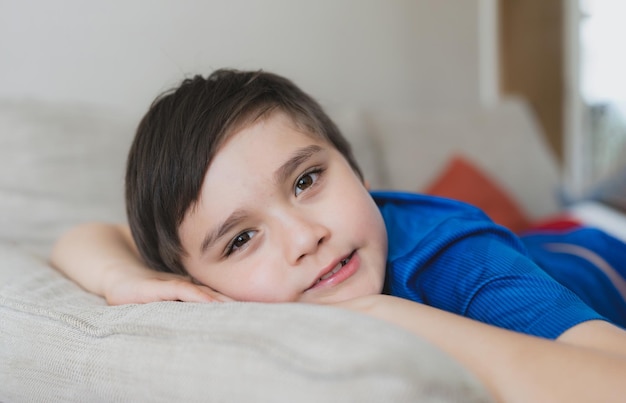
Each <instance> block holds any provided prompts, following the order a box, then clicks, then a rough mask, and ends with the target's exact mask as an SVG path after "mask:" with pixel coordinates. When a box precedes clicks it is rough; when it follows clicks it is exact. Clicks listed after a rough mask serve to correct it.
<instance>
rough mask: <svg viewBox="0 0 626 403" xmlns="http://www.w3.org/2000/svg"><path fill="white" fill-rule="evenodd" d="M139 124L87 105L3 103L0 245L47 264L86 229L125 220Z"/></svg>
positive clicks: (0, 118)
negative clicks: (71, 234)
mask: <svg viewBox="0 0 626 403" xmlns="http://www.w3.org/2000/svg"><path fill="white" fill-rule="evenodd" d="M135 124H136V123H135V122H133V121H132V119H130V118H129V117H127V116H124V115H123V114H121V113H119V112H117V111H113V110H110V109H104V108H97V107H92V106H88V105H75V104H55V105H53V104H49V103H45V102H36V101H7V100H5V101H0V169H1V170H2V172H3V175H0V240H3V241H4V242H11V243H13V244H16V245H20V246H23V247H26V248H28V249H29V250H31V251H34V252H37V253H38V254H39V255H40V256H47V255H48V253H49V251H50V246H51V245H52V243H53V241H54V240H55V239H56V238H58V236H59V235H60V234H61V233H62V232H63V231H65V230H66V229H68V228H70V227H71V226H73V225H76V224H77V223H79V222H82V221H86V220H107V221H117V220H123V219H124V203H123V173H124V164H125V160H126V154H127V152H128V148H129V147H130V141H131V140H132V137H133V134H134V133H133V132H134V126H135Z"/></svg>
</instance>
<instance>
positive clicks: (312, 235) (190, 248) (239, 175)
mask: <svg viewBox="0 0 626 403" xmlns="http://www.w3.org/2000/svg"><path fill="white" fill-rule="evenodd" d="M179 233H180V237H181V242H182V245H183V247H184V249H185V252H186V254H185V255H184V256H183V264H184V265H185V267H186V268H187V270H188V272H189V274H190V275H191V276H192V277H194V278H195V279H196V280H197V281H199V282H201V283H203V284H206V285H208V286H209V287H211V288H213V289H215V290H217V291H219V292H221V293H222V294H224V295H226V296H228V297H231V298H234V299H235V300H240V301H258V302H309V303H332V302H338V301H343V300H347V299H351V298H354V297H358V296H363V295H368V294H377V293H380V292H381V290H382V287H383V281H384V275H385V262H386V256H387V234H386V231H385V225H384V222H383V219H382V216H381V214H380V211H379V210H378V208H377V206H376V204H375V203H374V201H373V200H372V198H371V196H370V195H369V193H368V191H367V189H366V188H365V186H364V185H363V183H362V181H361V180H360V178H359V177H358V176H357V174H356V173H355V172H354V171H353V170H352V168H351V167H350V165H349V164H348V162H347V160H346V159H345V158H344V157H343V156H342V155H341V154H340V153H339V152H338V151H337V150H335V148H334V147H333V146H332V145H330V144H329V143H327V142H325V141H323V140H321V139H316V138H314V137H313V136H311V135H307V134H304V133H302V132H301V131H298V130H297V129H296V128H295V125H294V124H293V123H292V121H291V120H290V119H289V118H288V117H287V116H286V115H284V114H283V113H280V112H277V113H273V114H271V115H270V116H269V117H267V118H264V119H261V120H259V121H257V122H255V123H253V124H252V125H250V126H247V127H245V128H243V129H242V130H240V131H239V132H237V133H234V134H232V135H231V136H230V138H229V139H228V140H227V141H226V143H225V144H224V145H223V146H222V147H221V149H220V151H218V153H217V154H216V155H215V157H214V159H213V161H212V162H211V164H210V166H209V169H208V171H207V174H206V177H205V179H204V182H203V185H202V190H201V194H200V198H199V200H198V203H197V205H196V206H194V207H192V208H190V209H189V211H187V214H186V215H185V218H184V220H183V222H182V224H181V226H180V229H179Z"/></svg>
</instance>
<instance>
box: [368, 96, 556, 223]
mask: <svg viewBox="0 0 626 403" xmlns="http://www.w3.org/2000/svg"><path fill="white" fill-rule="evenodd" d="M366 116H367V120H368V130H370V131H371V132H372V134H371V135H372V136H373V137H374V138H376V139H378V140H376V141H377V142H378V144H380V153H381V154H382V157H381V159H382V160H383V163H382V166H383V167H384V168H385V169H386V172H384V173H383V174H382V175H383V176H384V177H385V178H387V179H388V182H386V183H385V185H386V186H387V187H388V188H391V189H402V190H409V191H413V192H416V191H423V190H424V189H425V188H426V186H427V185H428V184H429V183H430V182H431V181H432V180H434V179H435V178H436V176H437V175H438V174H439V173H440V172H441V171H442V170H443V169H444V167H445V165H446V164H447V163H448V162H450V160H451V158H452V157H453V156H454V155H455V154H460V155H463V156H465V157H467V158H469V159H470V160H471V161H472V162H473V163H475V164H476V165H477V166H478V167H480V169H481V170H483V171H484V172H486V173H488V174H489V175H490V176H492V177H493V178H494V179H495V180H497V182H498V183H499V184H500V185H501V186H502V187H503V188H504V189H505V190H506V191H507V193H508V194H510V195H512V196H513V197H514V199H515V201H516V202H518V203H519V204H520V205H521V207H522V208H523V209H524V210H525V212H526V213H527V214H528V215H529V216H530V217H531V218H542V217H544V216H546V215H550V214H553V213H555V212H558V211H559V209H560V201H559V197H558V196H559V189H560V186H559V184H560V174H559V169H558V166H557V163H556V160H555V158H554V155H552V153H551V151H550V149H549V148H548V146H547V144H546V141H545V140H544V138H543V136H542V133H541V130H540V128H539V126H538V125H537V124H536V122H535V119H534V116H533V115H532V113H531V112H530V110H529V109H528V107H527V105H526V104H525V103H524V102H523V101H521V100H519V99H515V98H510V99H504V100H502V102H501V103H499V104H497V105H493V106H490V107H480V106H478V105H476V106H471V105H470V106H467V107H464V108H461V107H450V108H449V109H445V108H444V109H437V110H424V109H419V108H408V107H406V108H395V109H391V108H379V109H371V110H369V113H368V114H367V115H366Z"/></svg>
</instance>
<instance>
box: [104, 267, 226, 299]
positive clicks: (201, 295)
mask: <svg viewBox="0 0 626 403" xmlns="http://www.w3.org/2000/svg"><path fill="white" fill-rule="evenodd" d="M105 298H106V300H107V303H108V304H109V305H122V304H144V303H148V302H158V301H184V302H227V301H233V299H231V298H229V297H227V296H225V295H222V294H220V293H218V292H217V291H215V290H213V289H211V288H209V287H207V286H204V285H200V284H195V283H193V282H192V280H191V279H190V278H189V277H184V276H180V275H176V274H172V273H162V272H156V271H141V272H135V273H134V274H133V275H132V278H129V274H128V273H126V275H125V276H124V278H123V279H120V280H119V281H112V282H111V283H110V284H109V286H108V287H107V289H106V290H105Z"/></svg>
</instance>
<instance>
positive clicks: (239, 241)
mask: <svg viewBox="0 0 626 403" xmlns="http://www.w3.org/2000/svg"><path fill="white" fill-rule="evenodd" d="M255 234H256V233H255V231H252V230H250V231H245V232H242V233H241V234H239V235H237V236H236V237H234V238H233V239H232V241H230V243H229V244H228V246H227V247H226V256H228V255H230V254H231V253H233V252H236V251H237V250H239V249H240V248H242V247H244V246H245V245H246V244H247V243H248V242H249V241H250V240H251V239H252V238H253V237H254V235H255Z"/></svg>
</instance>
